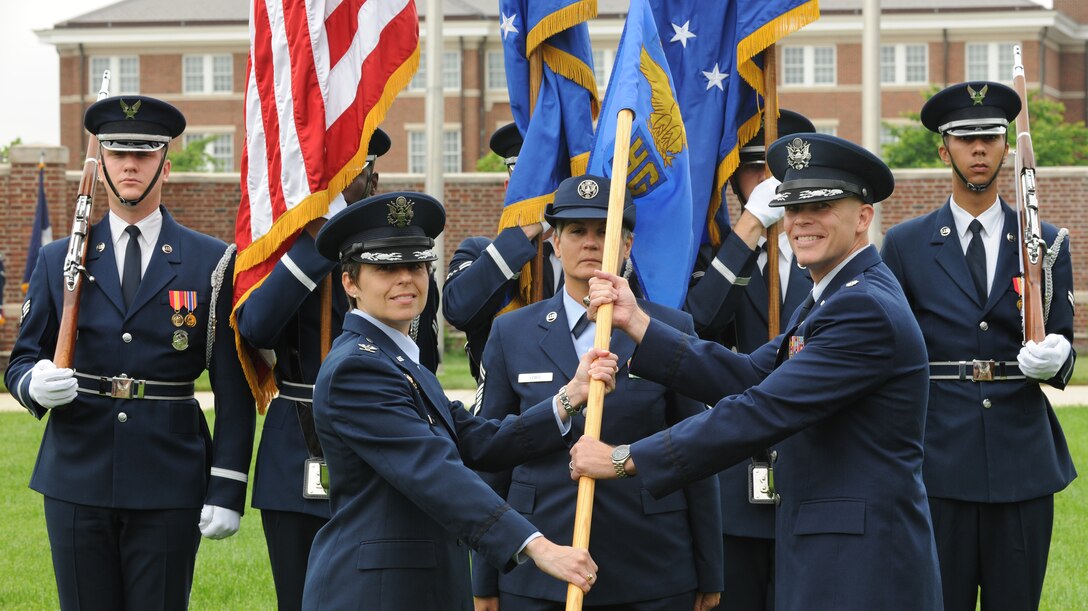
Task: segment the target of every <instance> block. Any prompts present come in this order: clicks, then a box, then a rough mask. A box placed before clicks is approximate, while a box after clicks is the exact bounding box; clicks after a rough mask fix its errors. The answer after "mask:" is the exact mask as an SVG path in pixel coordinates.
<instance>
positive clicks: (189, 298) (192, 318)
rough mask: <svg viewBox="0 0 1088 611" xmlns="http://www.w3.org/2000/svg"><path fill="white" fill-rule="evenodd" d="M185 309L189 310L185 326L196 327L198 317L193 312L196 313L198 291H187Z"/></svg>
mask: <svg viewBox="0 0 1088 611" xmlns="http://www.w3.org/2000/svg"><path fill="white" fill-rule="evenodd" d="M185 308H186V309H188V310H189V313H188V314H186V315H185V325H186V326H189V327H195V326H196V315H195V314H193V312H195V311H196V291H185Z"/></svg>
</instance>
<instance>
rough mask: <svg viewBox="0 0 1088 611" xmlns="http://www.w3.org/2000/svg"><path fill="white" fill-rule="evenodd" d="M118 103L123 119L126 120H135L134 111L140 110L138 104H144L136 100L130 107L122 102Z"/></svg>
mask: <svg viewBox="0 0 1088 611" xmlns="http://www.w3.org/2000/svg"><path fill="white" fill-rule="evenodd" d="M120 102H121V111H122V112H124V113H125V118H126V119H135V118H136V111H138V110H140V104H143V103H144V101H143V100H136V103H135V104H133V105H132V106H129V105H128V104H125V101H124V100H120Z"/></svg>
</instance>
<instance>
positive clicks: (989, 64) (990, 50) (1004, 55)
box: [965, 42, 1019, 82]
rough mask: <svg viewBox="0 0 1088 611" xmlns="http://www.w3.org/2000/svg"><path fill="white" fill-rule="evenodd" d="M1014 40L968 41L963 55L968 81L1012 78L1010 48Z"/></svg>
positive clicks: (1013, 44) (1003, 80)
mask: <svg viewBox="0 0 1088 611" xmlns="http://www.w3.org/2000/svg"><path fill="white" fill-rule="evenodd" d="M1018 44H1019V43H1015V42H970V43H967V46H966V51H965V55H966V56H967V68H966V70H965V73H966V75H967V80H968V81H1002V82H1009V81H1011V80H1012V61H1013V59H1012V49H1013V47H1015V46H1016V45H1018Z"/></svg>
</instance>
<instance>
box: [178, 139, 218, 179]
mask: <svg viewBox="0 0 1088 611" xmlns="http://www.w3.org/2000/svg"><path fill="white" fill-rule="evenodd" d="M214 139H215V136H205V137H203V138H196V139H194V140H191V141H190V142H189V144H187V145H186V146H185V148H182V149H180V150H179V149H174V150H171V151H170V154H169V155H167V158H168V159H170V171H171V172H215V171H217V167H216V163H215V158H214V157H212V156H211V155H209V154H208V144H209V143H211V141H212V140H214Z"/></svg>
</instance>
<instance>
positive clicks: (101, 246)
mask: <svg viewBox="0 0 1088 611" xmlns="http://www.w3.org/2000/svg"><path fill="white" fill-rule="evenodd" d="M94 249H95V250H97V251H98V252H102V251H103V250H106V243H105V242H99V243H98V244H97V245H96V246H95V247H94Z"/></svg>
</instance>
